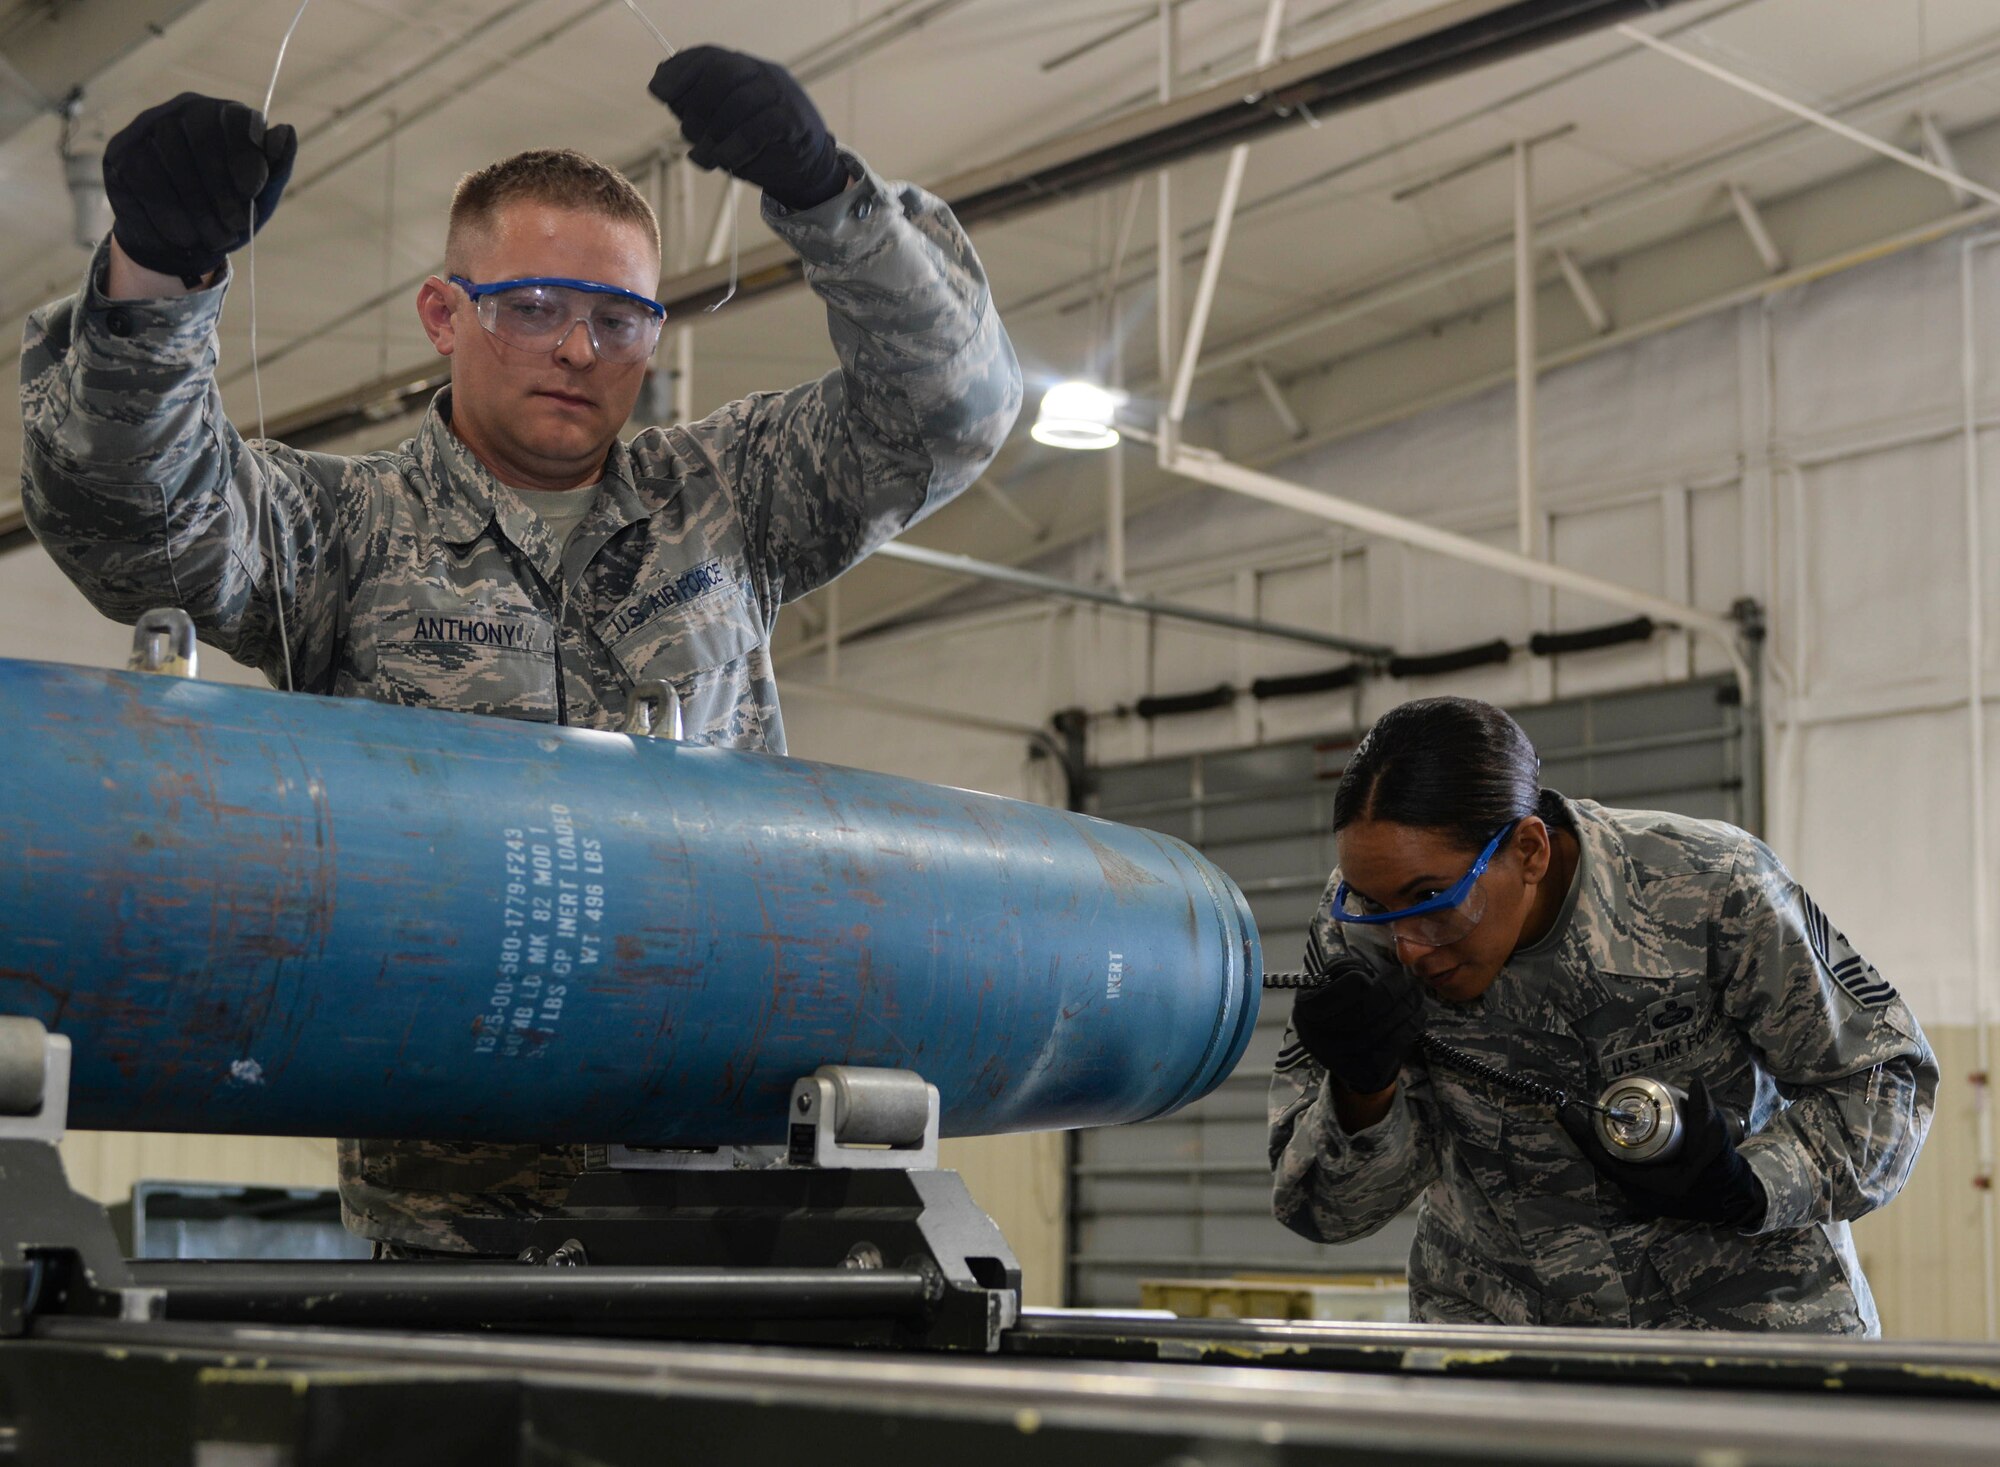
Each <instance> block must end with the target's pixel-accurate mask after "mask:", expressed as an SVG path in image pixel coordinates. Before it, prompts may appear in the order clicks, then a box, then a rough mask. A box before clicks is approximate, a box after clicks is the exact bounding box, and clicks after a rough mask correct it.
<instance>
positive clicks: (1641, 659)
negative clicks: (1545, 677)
mask: <svg viewBox="0 0 2000 1467" xmlns="http://www.w3.org/2000/svg"><path fill="white" fill-rule="evenodd" d="M1549 528H1550V534H1549V553H1550V558H1551V559H1553V560H1554V561H1555V562H1556V563H1557V564H1559V565H1566V566H1569V567H1571V568H1572V569H1574V570H1580V571H1585V572H1587V573H1589V574H1590V575H1594V576H1601V577H1602V578H1603V579H1605V580H1607V581H1615V582H1616V583H1617V584H1619V585H1621V586H1631V587H1634V588H1635V589H1637V590H1641V591H1650V592H1652V593H1653V594H1654V595H1656V596H1657V595H1662V594H1664V593H1665V592H1666V589H1667V587H1666V573H1665V569H1664V566H1663V562H1662V556H1663V554H1664V543H1665V529H1664V525H1663V524H1662V510H1661V507H1660V503H1659V500H1658V498H1657V497H1656V496H1648V497H1647V498H1645V499H1642V500H1639V501H1637V502H1635V503H1629V504H1614V505H1609V506H1605V507H1602V508H1593V509H1584V510H1576V511H1573V512H1571V513H1568V514H1556V515H1552V516H1550V527H1549ZM1554 603H1555V604H1554V622H1553V625H1552V627H1551V628H1550V630H1553V631H1559V632H1568V631H1576V630H1577V629H1579V628H1582V627H1591V626H1602V625H1604V624H1605V623H1606V622H1613V621H1624V620H1626V619H1627V618H1628V615H1629V614H1628V613H1627V612H1626V611H1624V610H1623V609H1621V608H1619V607H1616V606H1607V605H1606V604H1605V603H1604V602H1602V601H1598V600H1594V599H1592V598H1589V597H1584V596H1571V595H1566V594H1564V593H1562V592H1557V593H1556V595H1555V597H1554ZM1537 630H1540V628H1537ZM1666 652H1667V644H1666V639H1665V638H1663V637H1655V638H1654V639H1653V640H1652V641H1650V642H1646V643H1635V644H1633V645H1630V646H1623V647H1606V648H1600V649H1598V650H1595V651H1590V652H1566V653H1564V654H1563V655H1562V656H1560V657H1557V658H1554V659H1552V661H1553V664H1554V678H1555V682H1554V688H1553V691H1554V692H1555V693H1556V695H1557V696H1559V697H1566V698H1567V697H1575V696H1578V695H1580V694H1583V693H1594V692H1598V691H1601V690H1603V689H1605V688H1621V687H1626V688H1629V687H1631V686H1632V685H1633V684H1634V683H1639V682H1646V681H1658V680H1661V679H1663V678H1665V676H1666V673H1667V669H1666V661H1665V659H1666Z"/></svg>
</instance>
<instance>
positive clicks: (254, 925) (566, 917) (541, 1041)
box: [0, 660, 1261, 1146]
mask: <svg viewBox="0 0 2000 1467" xmlns="http://www.w3.org/2000/svg"><path fill="white" fill-rule="evenodd" d="M0 706H5V707H6V708H7V709H8V713H9V720H10V728H11V730H12V732H13V735H14V738H13V750H12V752H11V754H10V757H9V758H8V760H7V761H5V763H4V766H0V1014H4V1013H12V1014H19V1015H25V1016H29V1017H33V1018H36V1019H40V1020H42V1021H44V1022H46V1023H47V1024H48V1025H49V1026H50V1027H51V1028H52V1029H55V1030H58V1031H60V1032H61V1033H63V1034H66V1035H68V1036H70V1038H71V1039H72V1040H73V1041H74V1045H75V1073H74V1079H73V1086H72V1098H71V1107H70V1123H71V1124H72V1125H74V1126H82V1127H98V1128H115V1129H141V1130H183V1131H229V1132H239V1131H240V1132H256V1133H265V1134H279V1135H314V1136H324V1135H363V1136H367V1135H374V1136H427V1137H436V1138H442V1139H466V1140H481V1139H493V1140H515V1141H597V1142H612V1143H623V1144H628V1145H637V1146H676V1145H679V1146H712V1145H739V1144H753V1143H781V1142H783V1141H785V1139H786V1137H785V1134H784V1131H785V1127H784V1124H783V1116H784V1112H785V1105H786V1103H787V1099H788V1096H789V1093H790V1088H791V1086H792V1083H793V1081H795V1080H797V1079H798V1078H799V1077H800V1076H802V1075H809V1074H811V1073H812V1072H813V1071H814V1070H815V1069H817V1068H818V1067H819V1066H821V1065H827V1064H845V1065H864V1066H881V1067H886V1068H892V1069H904V1070H914V1071H916V1072H918V1073H920V1074H921V1075H922V1076H923V1077H924V1079H926V1080H928V1081H930V1082H931V1083H932V1084H934V1085H936V1086H937V1087H938V1089H939V1091H940V1093H941V1100H942V1121H943V1130H944V1132H945V1134H948V1135H969V1134H981V1133H987V1132H997V1131H1013V1130H1032V1129H1041V1128H1056V1127H1068V1126H1082V1125H1099V1124H1107V1123H1114V1122H1122V1121H1137V1120H1144V1119H1147V1118H1149V1117H1152V1116H1156V1115H1160V1114H1163V1113H1165V1112H1167V1111H1171V1110H1173V1109H1175V1108H1176V1107H1179V1106H1182V1105H1185V1104H1187V1103H1188V1102H1189V1101H1192V1100H1195V1099H1197V1098H1198V1097H1200V1096H1201V1095H1203V1094H1205V1093H1206V1092H1207V1091H1209V1090H1210V1089H1212V1088H1213V1087H1214V1086H1215V1085H1216V1084H1217V1083H1218V1082H1219V1081H1220V1080H1221V1079H1222V1078H1223V1077H1224V1076H1225V1075H1227V1074H1228V1073H1229V1072H1230V1070H1231V1069H1232V1068H1233V1067H1234V1066H1235V1064H1236V1061H1237V1059H1238V1058H1239V1056H1240V1055H1241V1054H1242V1052H1243V1049H1244V1046H1245V1044H1246V1043H1247V1042H1248V1040H1249V1037H1250V1032H1251V1029H1252V1027H1253V1025H1254V1024H1255V1021H1256V1015H1257V1001H1258V996H1259V989H1258V975H1259V973H1260V972H1261V961H1260V953H1259V950H1258V944H1257V936H1256V931H1255V928H1254V926H1253V925H1252V922H1251V919H1250V915H1249V911H1248V908H1247V906H1246V904H1245V903H1244V901H1243V898H1242V895H1241V893H1240V892H1238V890H1237V889H1236V887H1235V886H1234V884H1233V883H1231V881H1230V880H1229V878H1228V877H1227V876H1225V875H1224V874H1223V873H1222V872H1221V871H1220V870H1218V869H1217V868H1216V867H1215V866H1213V865H1211V864H1210V863H1209V862H1207V861H1206V860H1204V859H1203V858H1202V857H1201V856H1199V855H1198V854H1196V853H1195V852H1194V851H1193V850H1191V849H1190V848H1189V847H1187V846H1185V845H1183V844H1182V843H1181V842H1179V841H1176V840H1173V839H1171V838H1169V837H1167V836H1163V835H1158V834H1154V833H1151V832H1148V831H1142V830H1136V829H1131V828H1128V827H1124V826H1119V825H1113V824H1110V823H1107V822H1105V821H1101V820H1094V819H1091V818H1089V817H1087V816H1082V815H1075V814H1070V813H1067V812H1064V811H1059V810H1051V809H1047V808H1044V807H1042V806H1038V805H1031V804H1025V803H1020V802H1016V801H1011V800H1004V799H998V798H995V797H992V796H988V795H980V794H973V793H969V792H967V791H963V790H951V789H942V788H938V787H935V786H931V785H926V784H921V783H917V782H915V781H912V780H905V779H896V778H891V777H889V776H886V775H879V774H870V773H864V772H862V771H858V770H852V769H841V768H835V767H832V766H829V765H824V764H814V763H809V762H806V761H804V760H795V759H784V758H778V757H774V756H770V755H763V754H752V753H744V752H738V751H731V750H724V749H709V748H701V747H697V746H693V745H689V744H684V743H676V742H673V741H672V740H670V739H659V738H644V737H632V736H628V735H625V734H621V733H607V732H596V731H591V730H585V729H569V728H555V727H549V726H546V725H540V724H529V723H521V722H514V721H509V720H504V719H494V718H477V717H471V716H466V715H460V714H451V713H440V712H433V711H428V710H423V711H419V710H411V709H404V708H395V707H386V706H383V705H379V704H374V703H368V702H364V701H358V700H350V699H329V698H314V697H304V696H285V695H280V694H276V693H270V692H264V691H258V690H251V689H245V688H234V687H224V686H219V685H214V684H204V683H199V682H193V681H188V680H184V679H179V678H162V677H153V676H147V675H145V674H141V673H125V672H107V671H96V670H89V669H83V668H75V667H66V666H58V665H54V664H46V663H34V662H16V661H5V660H0ZM862 1108H863V1110H864V1112H865V1111H866V1106H865V1104H864V1106H863V1107H862ZM891 1129H893V1130H896V1131H897V1132H898V1134H900V1132H901V1131H902V1130H905V1129H907V1127H906V1126H901V1125H895V1126H892V1127H891Z"/></svg>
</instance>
